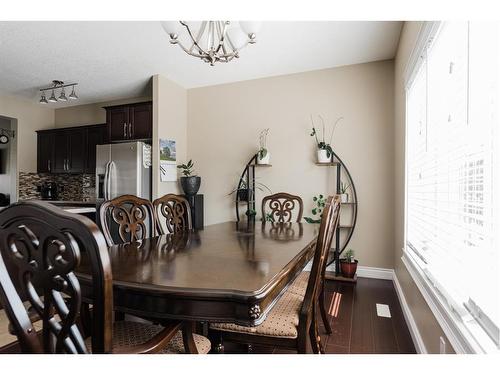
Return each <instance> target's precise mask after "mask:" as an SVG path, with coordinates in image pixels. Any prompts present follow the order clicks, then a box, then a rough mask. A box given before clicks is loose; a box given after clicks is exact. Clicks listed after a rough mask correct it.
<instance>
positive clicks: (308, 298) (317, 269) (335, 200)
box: [299, 195, 340, 332]
mask: <svg viewBox="0 0 500 375" xmlns="http://www.w3.org/2000/svg"><path fill="white" fill-rule="evenodd" d="M339 221H340V196H339V195H336V196H334V197H332V196H330V197H328V199H327V200H326V204H325V208H324V210H323V215H322V217H321V224H320V228H319V234H318V240H317V242H316V250H315V253H314V258H313V264H312V268H311V273H310V275H309V281H308V283H307V289H306V294H305V297H304V302H303V303H302V308H301V312H300V318H299V329H300V330H304V331H303V332H307V329H308V328H309V325H310V323H311V320H312V317H313V316H314V315H313V314H315V313H316V305H317V303H318V302H319V298H320V296H321V287H322V282H323V278H324V272H325V269H326V264H327V262H328V254H329V252H330V248H331V245H332V240H333V237H334V235H335V232H336V230H337V227H338V225H339Z"/></svg>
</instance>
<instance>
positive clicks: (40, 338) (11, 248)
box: [0, 202, 113, 353]
mask: <svg viewBox="0 0 500 375" xmlns="http://www.w3.org/2000/svg"><path fill="white" fill-rule="evenodd" d="M81 257H86V259H88V262H90V264H91V269H92V287H91V288H92V289H91V292H92V296H93V309H92V314H93V319H92V322H91V334H92V352H93V353H108V352H111V350H112V337H113V333H112V313H113V305H112V304H113V294H112V293H113V290H112V274H111V266H110V261H109V255H108V249H107V246H106V242H105V239H104V237H103V235H102V233H101V232H100V231H99V229H98V228H97V226H96V225H95V224H94V223H93V222H92V221H91V220H89V219H87V218H86V217H84V216H80V215H75V214H70V213H67V212H65V211H63V210H61V209H59V208H57V207H54V206H52V205H50V204H48V203H44V202H29V203H28V202H26V203H17V204H14V205H11V206H9V207H8V208H6V209H4V210H3V211H2V212H0V302H1V303H2V305H3V307H4V309H5V312H6V314H7V317H8V318H9V321H10V323H11V326H12V327H13V331H14V332H15V334H16V336H17V338H18V342H19V345H20V347H21V350H22V352H23V353H87V349H86V347H85V344H84V339H83V337H84V336H83V334H82V333H81V332H80V330H79V328H78V325H77V318H78V315H79V312H80V306H81V303H82V292H81V288H80V283H79V282H78V279H77V277H76V275H75V269H76V268H77V266H78V264H79V262H80V260H81ZM23 301H25V303H23ZM28 310H29V311H30V312H34V315H35V316H34V318H35V319H30V314H28ZM35 320H40V321H41V322H42V330H41V333H40V334H38V333H37V332H36V331H35V328H34V326H33V324H32V321H35Z"/></svg>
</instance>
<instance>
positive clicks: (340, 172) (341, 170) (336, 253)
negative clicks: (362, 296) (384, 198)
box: [315, 152, 358, 277]
mask: <svg viewBox="0 0 500 375" xmlns="http://www.w3.org/2000/svg"><path fill="white" fill-rule="evenodd" d="M315 164H316V165H317V166H319V167H334V168H335V170H336V172H337V173H336V175H335V183H336V193H337V194H340V193H341V182H342V176H344V177H345V180H346V182H347V183H348V184H349V185H350V188H349V189H350V190H351V192H352V200H353V201H352V202H344V203H341V206H343V207H345V209H348V210H351V211H352V214H351V215H352V220H351V223H350V224H342V225H339V226H338V228H337V231H336V233H335V247H334V248H332V249H333V251H332V253H333V258H332V259H330V260H329V261H328V265H330V264H332V263H334V262H335V277H340V262H339V261H338V260H339V259H340V255H341V254H342V252H343V251H344V250H345V249H346V247H347V245H348V244H349V241H350V240H351V238H352V235H353V233H354V228H355V227H356V220H357V217H358V197H357V194H356V187H355V186H354V181H353V179H352V177H351V174H350V172H349V170H348V169H347V167H346V165H345V164H344V162H343V161H342V160H341V159H340V158H339V157H338V156H337V155H336V154H335V152H334V153H333V155H332V161H331V162H330V163H318V162H316V163H315ZM341 214H342V211H341ZM341 232H342V234H341ZM341 237H342V238H341Z"/></svg>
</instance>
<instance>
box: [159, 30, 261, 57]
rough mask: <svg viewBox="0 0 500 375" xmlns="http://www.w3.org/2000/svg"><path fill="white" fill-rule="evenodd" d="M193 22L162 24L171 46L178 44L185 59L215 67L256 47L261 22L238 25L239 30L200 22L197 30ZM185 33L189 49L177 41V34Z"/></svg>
mask: <svg viewBox="0 0 500 375" xmlns="http://www.w3.org/2000/svg"><path fill="white" fill-rule="evenodd" d="M196 24H197V23H196V22H189V23H188V22H186V21H163V22H161V25H162V27H163V30H165V32H166V33H167V34H168V35H169V36H170V43H172V44H177V45H179V47H181V48H182V49H183V50H184V52H186V53H187V54H188V55H191V56H194V57H198V58H200V59H201V60H202V61H204V62H207V63H209V64H210V65H211V66H214V65H215V63H216V62H225V63H227V62H229V61H231V60H233V59H234V58H238V57H239V51H240V50H241V49H242V48H244V47H246V46H247V45H248V44H254V43H256V41H257V40H256V37H257V33H258V31H259V30H260V22H254V21H245V22H243V21H240V22H239V26H240V27H232V26H233V23H231V22H230V21H202V22H201V23H199V28H198V29H197V30H195V28H196ZM182 28H184V29H185V30H186V32H187V37H188V43H189V44H190V47H189V48H187V47H185V46H184V45H183V44H182V43H181V42H180V40H179V32H180V30H181V29H182Z"/></svg>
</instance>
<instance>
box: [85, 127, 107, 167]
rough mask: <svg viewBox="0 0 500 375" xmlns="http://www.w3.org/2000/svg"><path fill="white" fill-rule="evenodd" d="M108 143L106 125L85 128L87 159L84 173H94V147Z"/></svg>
mask: <svg viewBox="0 0 500 375" xmlns="http://www.w3.org/2000/svg"><path fill="white" fill-rule="evenodd" d="M107 142H108V127H107V125H106V124H101V125H95V126H89V127H88V128H87V145H86V147H87V158H86V160H85V173H92V174H93V173H95V161H96V147H97V145H103V144H106V143H107Z"/></svg>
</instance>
